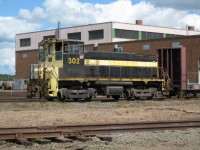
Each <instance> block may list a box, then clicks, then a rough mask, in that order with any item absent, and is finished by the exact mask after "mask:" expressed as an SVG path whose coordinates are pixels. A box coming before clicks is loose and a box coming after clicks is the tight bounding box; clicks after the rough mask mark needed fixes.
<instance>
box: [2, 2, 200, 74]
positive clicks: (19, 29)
mask: <svg viewBox="0 0 200 150" xmlns="http://www.w3.org/2000/svg"><path fill="white" fill-rule="evenodd" d="M135 20H143V24H145V25H153V26H162V27H172V28H180V29H185V28H186V26H187V25H190V26H195V29H196V30H197V31H200V3H199V0H182V1H180V0H165V1H164V0H32V1H28V0H0V74H15V35H16V34H18V33H26V32H34V31H40V30H47V29H53V28H57V24H58V22H61V24H60V25H61V27H70V26H76V25H85V24H93V23H100V22H110V21H117V22H125V23H135Z"/></svg>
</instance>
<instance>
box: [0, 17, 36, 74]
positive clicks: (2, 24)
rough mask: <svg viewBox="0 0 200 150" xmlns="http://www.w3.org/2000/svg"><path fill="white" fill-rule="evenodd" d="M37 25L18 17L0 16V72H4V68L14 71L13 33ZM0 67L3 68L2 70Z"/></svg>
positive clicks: (31, 29)
mask: <svg viewBox="0 0 200 150" xmlns="http://www.w3.org/2000/svg"><path fill="white" fill-rule="evenodd" d="M39 27H40V25H39V24H35V23H31V22H28V21H26V20H22V19H19V18H14V17H2V16H0V73H4V71H5V69H6V70H8V71H9V72H8V73H10V72H11V73H14V72H15V71H14V70H15V35H16V34H17V33H24V32H29V31H34V30H36V29H38V28H39ZM1 68H4V69H3V71H2V69H1Z"/></svg>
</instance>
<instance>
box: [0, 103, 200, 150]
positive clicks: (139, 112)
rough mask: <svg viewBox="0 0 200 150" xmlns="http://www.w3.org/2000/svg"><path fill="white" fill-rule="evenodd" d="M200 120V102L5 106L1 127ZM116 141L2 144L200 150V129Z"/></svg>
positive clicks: (0, 144)
mask: <svg viewBox="0 0 200 150" xmlns="http://www.w3.org/2000/svg"><path fill="white" fill-rule="evenodd" d="M187 119H198V120H200V100H188V101H183V100H182V101H181V100H180V101H119V102H101V101H97V102H91V103H88V102H87V103H83V102H78V103H69V102H68V103H11V104H9V103H4V104H3V103H1V105H0V120H1V121H0V127H14V126H15V127H16V126H36V125H37V126H39V125H40V126H44V125H67V124H91V123H112V122H135V121H161V120H187ZM109 136H110V137H112V142H108V141H101V140H100V139H99V138H97V137H93V138H92V140H91V141H88V142H81V141H78V140H75V141H74V142H73V143H62V144H61V143H53V142H52V143H51V144H45V145H41V144H37V143H34V145H33V146H30V147H25V146H23V145H18V144H16V143H11V142H5V141H0V149H1V150H8V149H9V150H10V149H12V150H16V149H17V150H25V149H31V150H36V149H37V150H38V149H41V150H43V149H47V150H54V149H55V150H60V149H72V150H75V149H76V150H78V149H80V150H81V149H84V150H91V149H92V150H93V149H100V150H101V149H108V150H110V149H111V150H114V149H120V150H121V149H122V150H127V149H131V150H132V149H133V150H134V149H137V150H138V149H139V150H147V149H155V150H160V149H163V150H165V149H166V150H168V149H170V150H172V149H173V150H174V149H176V150H179V149H180V150H182V149H185V150H199V149H200V129H188V130H181V131H159V132H157V131H155V132H138V133H125V134H112V135H109Z"/></svg>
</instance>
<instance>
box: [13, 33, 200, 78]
mask: <svg viewBox="0 0 200 150" xmlns="http://www.w3.org/2000/svg"><path fill="white" fill-rule="evenodd" d="M172 42H179V43H180V45H182V46H184V47H186V50H187V52H186V53H187V60H186V61H187V66H186V67H187V76H188V78H189V80H190V82H197V81H198V71H197V70H198V59H199V58H200V35H199V36H188V37H179V38H166V39H157V40H144V41H128V42H115V43H105V44H99V50H100V51H113V48H114V45H115V44H117V45H118V46H122V47H123V49H124V52H131V53H156V52H157V49H160V48H171V47H172ZM144 44H148V45H150V50H143V45H144ZM92 49H93V45H86V50H88V51H91V50H92ZM23 54H27V55H28V58H22V55H23ZM37 59H38V52H37V50H33V51H18V52H16V78H18V79H19V78H25V79H28V78H29V70H30V69H29V68H30V64H37Z"/></svg>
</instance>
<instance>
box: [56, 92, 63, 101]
mask: <svg viewBox="0 0 200 150" xmlns="http://www.w3.org/2000/svg"><path fill="white" fill-rule="evenodd" d="M57 97H58V100H59V101H60V102H64V100H65V98H62V97H61V94H60V92H58V93H57Z"/></svg>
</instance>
